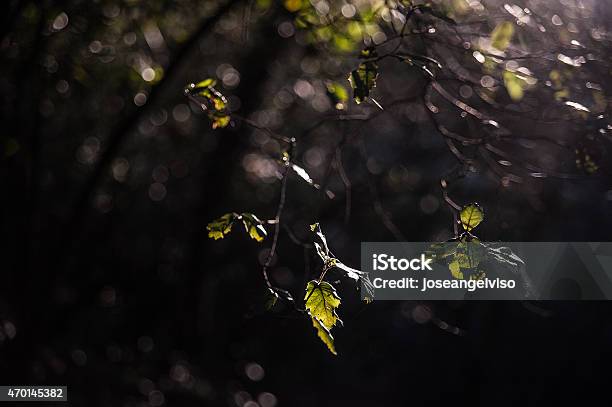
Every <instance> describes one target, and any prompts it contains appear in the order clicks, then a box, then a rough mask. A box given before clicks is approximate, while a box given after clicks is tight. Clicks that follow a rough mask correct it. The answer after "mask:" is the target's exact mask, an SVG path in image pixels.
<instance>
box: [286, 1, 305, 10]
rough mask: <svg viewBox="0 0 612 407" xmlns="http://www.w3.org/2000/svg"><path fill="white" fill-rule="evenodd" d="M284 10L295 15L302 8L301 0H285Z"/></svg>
mask: <svg viewBox="0 0 612 407" xmlns="http://www.w3.org/2000/svg"><path fill="white" fill-rule="evenodd" d="M284 4H285V8H286V9H287V10H288V11H290V12H291V13H295V12H296V11H298V10H300V9H301V8H302V6H303V4H302V0H285V2H284Z"/></svg>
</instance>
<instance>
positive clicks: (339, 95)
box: [326, 82, 349, 110]
mask: <svg viewBox="0 0 612 407" xmlns="http://www.w3.org/2000/svg"><path fill="white" fill-rule="evenodd" d="M326 86H327V96H328V97H329V99H330V100H331V102H332V103H333V105H334V107H335V108H336V109H337V110H344V109H346V103H347V102H348V98H349V94H348V91H347V90H346V88H345V87H344V86H342V85H340V84H339V83H338V82H329V83H327V85H326Z"/></svg>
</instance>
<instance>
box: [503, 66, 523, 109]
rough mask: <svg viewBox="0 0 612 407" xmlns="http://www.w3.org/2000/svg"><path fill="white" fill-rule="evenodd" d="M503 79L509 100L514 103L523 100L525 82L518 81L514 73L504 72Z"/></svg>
mask: <svg viewBox="0 0 612 407" xmlns="http://www.w3.org/2000/svg"><path fill="white" fill-rule="evenodd" d="M503 78H504V85H505V86H506V90H507V91H508V95H509V96H510V99H512V100H513V101H515V102H519V101H520V100H521V99H523V96H525V91H524V87H525V85H526V84H525V81H523V80H522V79H520V78H519V77H518V76H517V75H516V74H515V73H514V72H510V71H504V73H503Z"/></svg>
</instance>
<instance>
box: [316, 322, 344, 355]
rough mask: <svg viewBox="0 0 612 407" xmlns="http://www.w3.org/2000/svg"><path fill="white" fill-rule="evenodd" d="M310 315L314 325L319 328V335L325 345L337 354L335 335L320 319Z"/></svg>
mask: <svg viewBox="0 0 612 407" xmlns="http://www.w3.org/2000/svg"><path fill="white" fill-rule="evenodd" d="M309 315H310V314H309ZM310 317H311V318H312V325H313V326H314V327H315V329H316V330H317V335H318V336H319V338H320V339H321V341H322V342H323V343H324V344H325V345H327V348H328V349H329V351H330V352H331V353H333V354H334V355H337V354H338V353H337V352H336V347H335V346H334V337H333V336H332V334H331V332H330V331H329V329H327V327H326V326H325V325H323V324H322V323H321V321H319V319H318V318H316V317H313V316H312V315H310Z"/></svg>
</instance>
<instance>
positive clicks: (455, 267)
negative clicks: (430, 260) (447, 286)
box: [448, 260, 463, 280]
mask: <svg viewBox="0 0 612 407" xmlns="http://www.w3.org/2000/svg"><path fill="white" fill-rule="evenodd" d="M448 269H449V270H450V272H451V274H452V276H453V277H454V278H456V279H457V280H463V273H462V272H461V266H460V265H459V262H458V261H457V260H453V261H451V262H450V263H448Z"/></svg>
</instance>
